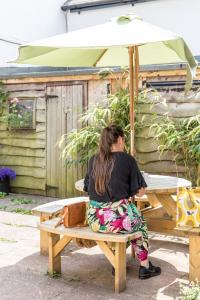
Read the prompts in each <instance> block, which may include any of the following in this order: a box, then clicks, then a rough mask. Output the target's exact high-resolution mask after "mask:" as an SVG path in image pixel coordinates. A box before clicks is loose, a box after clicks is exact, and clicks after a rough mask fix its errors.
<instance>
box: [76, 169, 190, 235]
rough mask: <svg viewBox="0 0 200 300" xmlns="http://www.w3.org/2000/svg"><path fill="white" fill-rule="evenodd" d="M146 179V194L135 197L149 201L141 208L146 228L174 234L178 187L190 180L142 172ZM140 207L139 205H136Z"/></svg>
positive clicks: (187, 185)
mask: <svg viewBox="0 0 200 300" xmlns="http://www.w3.org/2000/svg"><path fill="white" fill-rule="evenodd" d="M144 178H145V180H146V181H147V185H148V187H147V189H146V195H145V196H143V197H140V198H138V197H135V201H136V202H138V203H141V202H145V203H149V205H148V207H146V208H144V209H142V213H143V215H144V217H145V219H146V221H147V225H148V229H149V230H152V231H157V232H165V233H170V234H176V235H177V232H176V231H175V230H174V228H175V227H176V214H177V205H176V194H177V190H178V188H179V187H190V186H191V182H190V181H188V180H186V179H183V178H177V177H173V176H162V175H151V174H146V173H144ZM83 181H84V180H83V179H81V180H79V181H77V182H76V183H75V187H76V189H77V190H79V191H83ZM138 207H140V205H138Z"/></svg>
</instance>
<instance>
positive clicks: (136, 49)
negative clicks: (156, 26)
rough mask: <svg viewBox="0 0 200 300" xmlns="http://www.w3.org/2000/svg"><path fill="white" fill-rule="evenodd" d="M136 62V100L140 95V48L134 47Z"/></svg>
mask: <svg viewBox="0 0 200 300" xmlns="http://www.w3.org/2000/svg"><path fill="white" fill-rule="evenodd" d="M134 60H135V63H134V64H135V68H134V75H135V76H134V79H135V96H136V99H137V98H138V93H139V72H140V71H139V69H140V66H139V52H138V46H135V47H134Z"/></svg>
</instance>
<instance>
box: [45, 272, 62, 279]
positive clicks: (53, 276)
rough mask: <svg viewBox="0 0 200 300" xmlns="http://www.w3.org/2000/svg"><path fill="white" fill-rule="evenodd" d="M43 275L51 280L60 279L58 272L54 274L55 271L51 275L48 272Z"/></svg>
mask: <svg viewBox="0 0 200 300" xmlns="http://www.w3.org/2000/svg"><path fill="white" fill-rule="evenodd" d="M45 275H46V276H50V277H51V278H60V277H61V273H58V272H55V271H54V272H53V273H52V274H51V273H49V271H47V272H46V273H45Z"/></svg>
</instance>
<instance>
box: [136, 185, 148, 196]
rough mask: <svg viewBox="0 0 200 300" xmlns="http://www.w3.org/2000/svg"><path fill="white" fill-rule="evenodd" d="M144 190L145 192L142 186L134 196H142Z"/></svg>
mask: <svg viewBox="0 0 200 300" xmlns="http://www.w3.org/2000/svg"><path fill="white" fill-rule="evenodd" d="M145 192H146V189H145V188H143V187H142V188H141V189H139V190H138V192H137V194H136V196H137V197H142V196H144V194H145Z"/></svg>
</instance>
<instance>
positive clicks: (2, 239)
mask: <svg viewBox="0 0 200 300" xmlns="http://www.w3.org/2000/svg"><path fill="white" fill-rule="evenodd" d="M0 242H7V243H17V241H14V240H8V239H6V238H4V237H0Z"/></svg>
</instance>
